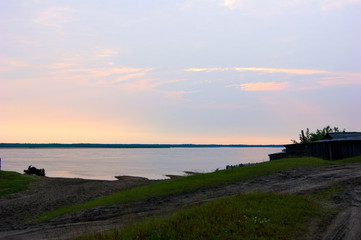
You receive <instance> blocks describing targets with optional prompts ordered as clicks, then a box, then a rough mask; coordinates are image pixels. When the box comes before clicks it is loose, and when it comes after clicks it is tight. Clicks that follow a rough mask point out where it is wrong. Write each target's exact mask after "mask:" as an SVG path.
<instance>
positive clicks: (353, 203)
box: [0, 164, 361, 239]
mask: <svg viewBox="0 0 361 240" xmlns="http://www.w3.org/2000/svg"><path fill="white" fill-rule="evenodd" d="M34 178H36V179H37V181H36V182H34V183H32V184H31V185H30V188H29V190H27V191H24V192H20V193H16V194H13V195H9V196H6V197H3V198H1V199H0V222H1V225H0V239H71V238H74V237H76V236H79V235H80V234H84V233H89V232H93V231H102V230H108V229H112V228H115V227H122V226H124V225H125V224H127V223H129V222H134V221H138V220H141V219H143V218H144V217H149V216H159V215H167V214H168V213H171V212H172V211H174V210H175V209H178V208H180V207H183V206H187V205H190V204H195V203H200V202H204V201H208V200H211V199H216V198H219V197H222V196H230V195H234V194H237V193H248V192H281V193H295V194H305V193H312V192H314V191H317V190H320V189H324V188H327V187H329V186H332V185H342V186H344V189H345V190H344V192H342V194H340V195H339V196H337V197H335V198H334V202H333V205H334V206H335V207H340V208H341V211H340V213H339V214H338V215H337V216H335V217H334V219H329V225H328V227H327V229H326V230H323V231H320V230H319V229H317V228H315V229H313V231H312V232H310V238H311V239H358V236H360V235H361V164H347V165H346V164H345V165H328V166H322V167H317V168H302V169H295V170H288V171H284V172H280V173H277V174H272V175H268V176H263V177H258V178H255V179H249V180H243V181H239V182H235V183H231V184H227V185H222V186H218V187H213V188H206V189H200V190H196V191H193V192H187V193H181V194H175V195H168V196H164V197H156V198H150V199H146V200H143V201H139V202H135V203H129V204H120V205H112V206H105V207H97V208H95V209H89V210H85V211H80V212H76V213H72V214H68V215H64V216H59V217H56V218H55V219H52V220H49V221H46V222H43V223H33V222H31V220H32V219H34V217H36V216H39V215H40V214H42V213H44V212H47V211H50V210H54V209H56V208H59V207H64V206H68V205H71V204H76V203H80V202H84V201H87V200H91V199H94V198H98V197H101V196H104V195H108V194H110V193H113V192H117V191H121V190H125V189H129V188H132V187H136V186H141V185H145V184H150V183H153V182H155V181H151V180H147V179H144V178H137V177H135V178H133V177H129V176H128V177H124V178H121V179H120V180H116V181H99V180H84V179H67V178H48V177H34Z"/></svg>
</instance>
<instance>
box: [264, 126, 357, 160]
mask: <svg viewBox="0 0 361 240" xmlns="http://www.w3.org/2000/svg"><path fill="white" fill-rule="evenodd" d="M284 147H285V148H286V149H285V153H286V154H285V155H286V157H305V156H310V157H319V158H323V159H327V160H336V159H343V158H348V157H354V156H358V155H361V133H360V132H340V133H329V134H327V135H326V136H325V137H324V139H323V140H320V141H315V142H310V143H297V144H287V145H284ZM270 159H271V156H270Z"/></svg>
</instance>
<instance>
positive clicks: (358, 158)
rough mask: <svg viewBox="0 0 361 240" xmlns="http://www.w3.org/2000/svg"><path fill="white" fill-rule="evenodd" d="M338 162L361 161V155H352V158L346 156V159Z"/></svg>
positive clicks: (337, 161)
mask: <svg viewBox="0 0 361 240" xmlns="http://www.w3.org/2000/svg"><path fill="white" fill-rule="evenodd" d="M335 162H336V163H357V162H361V155H360V156H356V157H350V158H345V159H341V160H336V161H335Z"/></svg>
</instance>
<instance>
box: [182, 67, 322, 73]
mask: <svg viewBox="0 0 361 240" xmlns="http://www.w3.org/2000/svg"><path fill="white" fill-rule="evenodd" d="M184 71H186V72H215V71H237V72H245V71H252V72H265V73H287V74H296V75H310V74H321V73H328V72H327V71H323V70H315V69H287V68H253V67H252V68H240V67H233V68H188V69H185V70H184Z"/></svg>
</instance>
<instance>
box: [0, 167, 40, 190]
mask: <svg viewBox="0 0 361 240" xmlns="http://www.w3.org/2000/svg"><path fill="white" fill-rule="evenodd" d="M32 181H35V180H34V179H32V178H29V177H26V176H24V175H21V174H20V173H17V172H8V171H1V172H0V196H4V195H7V194H11V193H16V192H19V191H23V190H26V189H27V188H28V184H29V183H30V182H32Z"/></svg>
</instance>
